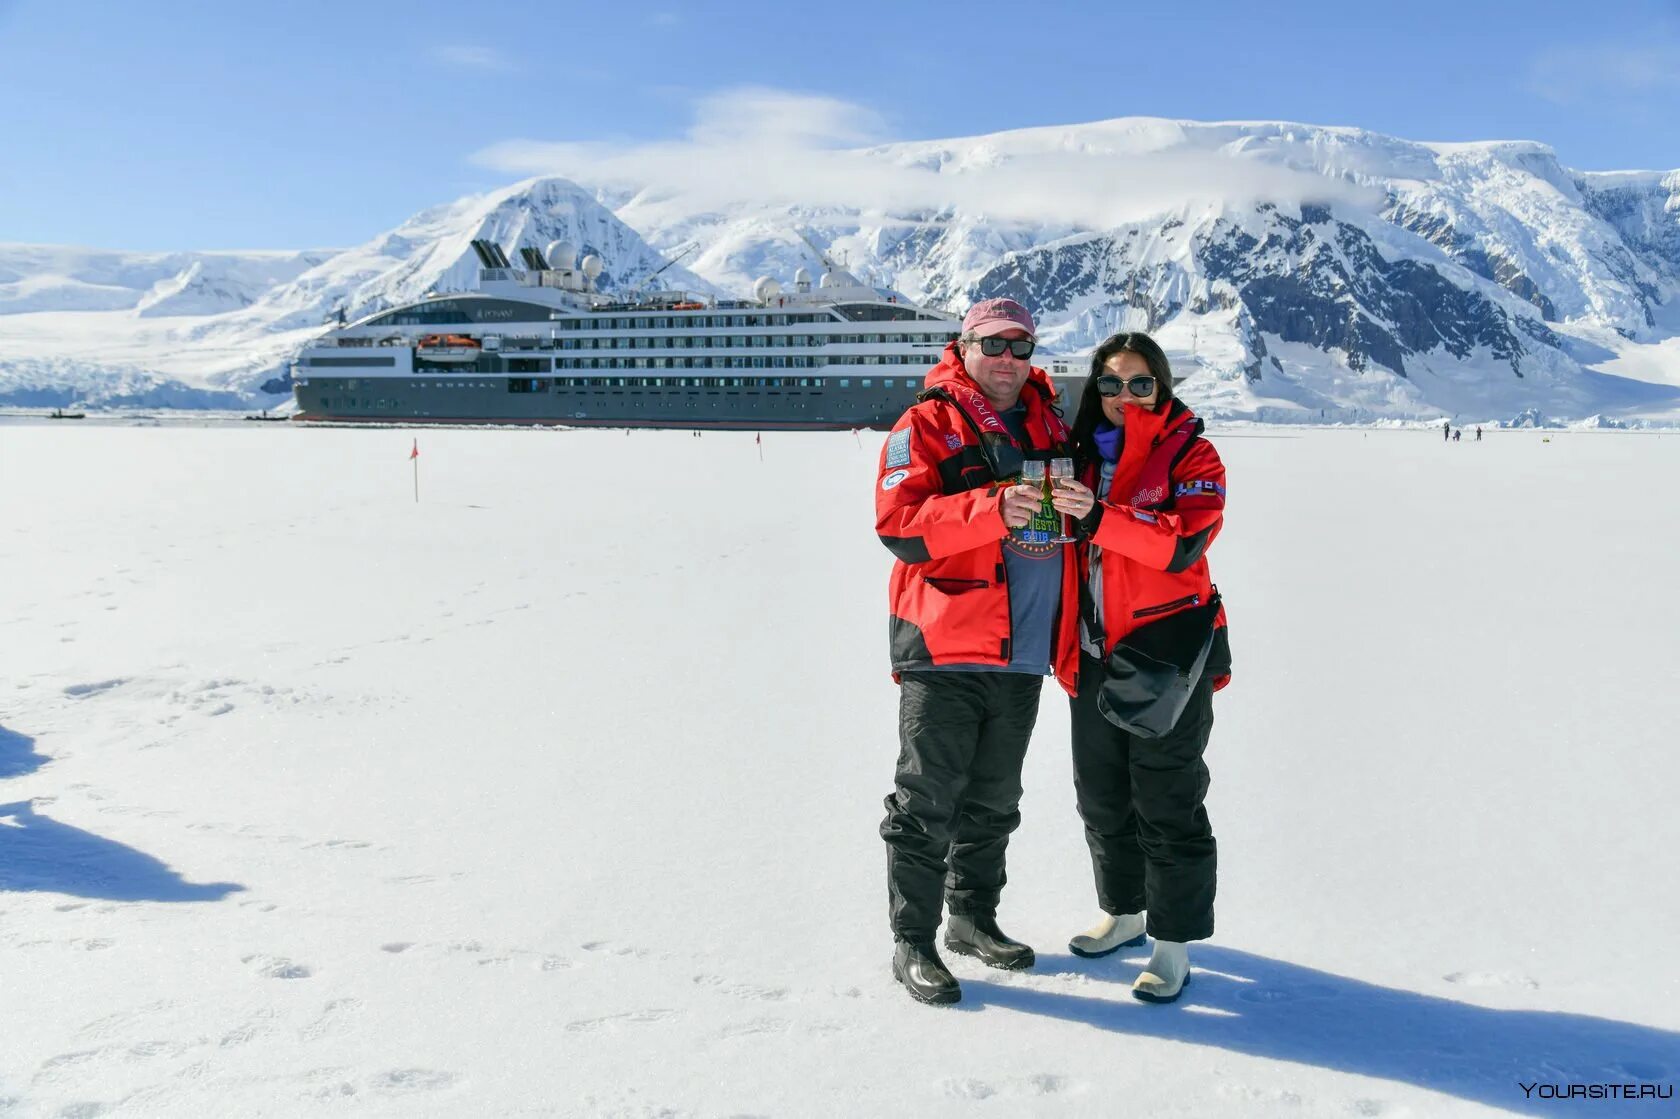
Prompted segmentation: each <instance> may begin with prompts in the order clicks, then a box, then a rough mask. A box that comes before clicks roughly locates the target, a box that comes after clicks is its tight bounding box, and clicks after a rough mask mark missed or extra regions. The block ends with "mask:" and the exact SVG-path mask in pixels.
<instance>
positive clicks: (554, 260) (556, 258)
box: [543, 241, 577, 268]
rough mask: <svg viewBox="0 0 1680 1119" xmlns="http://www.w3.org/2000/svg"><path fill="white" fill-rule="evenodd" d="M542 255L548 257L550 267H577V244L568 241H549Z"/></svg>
mask: <svg viewBox="0 0 1680 1119" xmlns="http://www.w3.org/2000/svg"><path fill="white" fill-rule="evenodd" d="M543 255H544V256H546V257H547V258H548V266H549V267H550V268H576V267H577V246H576V245H574V244H572V243H571V242H570V241H550V242H549V243H548V251H547V252H546V253H544V254H543Z"/></svg>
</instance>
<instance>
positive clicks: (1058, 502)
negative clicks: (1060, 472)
mask: <svg viewBox="0 0 1680 1119" xmlns="http://www.w3.org/2000/svg"><path fill="white" fill-rule="evenodd" d="M1050 504H1052V505H1054V506H1055V507H1056V511H1057V512H1058V513H1066V514H1067V515H1068V516H1070V517H1073V518H1074V519H1075V520H1081V521H1082V520H1084V519H1085V515H1086V514H1087V513H1089V512H1090V511H1091V510H1092V509H1093V508H1095V507H1096V504H1097V495H1096V494H1094V493H1092V492H1091V491H1090V489H1089V488H1088V487H1087V486H1085V485H1084V484H1083V483H1081V482H1077V481H1075V480H1074V479H1072V478H1058V479H1057V480H1056V485H1055V488H1054V489H1053V490H1051V492H1050Z"/></svg>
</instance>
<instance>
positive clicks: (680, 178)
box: [473, 88, 1373, 229]
mask: <svg viewBox="0 0 1680 1119" xmlns="http://www.w3.org/2000/svg"><path fill="white" fill-rule="evenodd" d="M1222 127H1224V126H1206V127H1204V126H1192V125H1180V124H1179V123H1177V122H1173V121H1161V120H1151V119H1145V118H1129V119H1126V120H1119V121H1106V122H1099V123H1097V124H1090V125H1077V126H1071V127H1069V128H1040V129H1029V130H1023V131H1018V132H1011V133H1002V134H999V135H998V136H995V137H987V138H982V139H978V140H968V141H953V142H948V143H941V142H913V143H894V144H885V143H882V142H881V141H882V140H883V138H884V136H885V135H886V131H887V126H886V122H885V121H884V120H883V119H882V118H881V116H880V115H879V114H878V113H876V112H874V111H873V110H871V109H868V108H866V107H864V106H860V105H856V104H852V103H850V102H846V101H841V100H838V99H835V98H831V97H822V96H814V95H809V94H801V93H792V92H788V91H783V90H773V89H762V88H746V89H736V90H729V91H725V92H722V93H716V94H712V95H709V96H707V97H704V98H702V99H701V100H700V101H698V102H697V104H696V106H695V120H694V123H693V125H692V126H691V127H690V128H689V129H688V131H687V134H686V135H685V136H684V137H683V138H681V139H678V140H665V141H650V142H644V143H608V142H586V143H572V142H564V141H536V140H508V141H504V142H501V143H497V144H493V145H491V146H490V147H487V148H485V149H483V150H481V151H479V152H477V153H475V155H474V157H473V159H474V161H475V162H477V163H479V164H481V165H483V166H486V167H490V168H493V169H495V170H497V171H501V172H505V173H510V174H517V175H550V174H552V175H562V176H565V177H567V178H569V179H572V180H574V181H576V182H579V183H583V184H586V185H589V186H592V187H606V188H611V189H619V190H640V191H643V192H644V193H643V195H642V197H641V198H640V199H639V201H638V205H639V206H640V207H641V208H642V209H643V211H644V214H645V215H646V216H647V217H649V218H657V216H658V211H659V210H661V209H669V211H670V212H671V213H673V214H676V213H683V212H686V213H694V212H697V211H701V210H706V209H724V208H729V209H734V208H736V207H740V206H743V205H745V206H749V207H750V206H753V205H755V204H756V205H759V206H762V207H765V208H770V209H774V208H787V207H801V208H811V209H834V210H843V211H855V212H859V213H867V214H870V215H872V216H874V217H875V218H876V219H880V218H883V217H886V218H889V219H890V218H893V217H897V218H900V219H902V220H906V221H913V222H917V223H920V222H922V221H925V220H929V219H927V218H925V217H917V216H913V215H937V214H939V213H940V212H942V211H947V210H948V209H950V208H955V209H957V210H959V211H962V212H964V213H967V214H971V215H976V216H984V217H985V218H986V219H987V220H989V221H991V222H994V223H1009V222H1011V221H1017V222H1021V223H1023V224H1033V225H1042V224H1044V223H1046V222H1061V223H1065V224H1069V225H1072V226H1076V227H1082V228H1091V229H1098V228H1109V227H1112V226H1115V225H1120V224H1124V223H1126V222H1128V221H1134V220H1140V219H1142V218H1145V217H1147V216H1150V215H1153V214H1159V213H1161V212H1163V211H1166V210H1172V209H1176V208H1178V207H1180V206H1185V205H1194V204H1196V203H1198V202H1210V203H1211V202H1216V201H1217V202H1223V203H1226V204H1237V205H1241V204H1243V203H1245V202H1259V201H1272V202H1276V203H1278V204H1288V203H1299V202H1301V201H1334V202H1338V203H1343V204H1351V205H1368V204H1370V203H1371V202H1372V200H1373V199H1372V196H1371V194H1370V192H1369V191H1367V190H1365V189H1364V188H1361V187H1359V186H1357V185H1355V184H1354V183H1353V182H1352V181H1350V179H1351V178H1355V177H1357V176H1356V175H1351V174H1350V175H1349V176H1348V177H1340V176H1339V175H1337V174H1325V173H1323V172H1324V170H1325V168H1324V167H1321V166H1317V165H1316V164H1317V163H1320V162H1322V161H1323V160H1324V158H1326V157H1325V156H1324V155H1323V153H1322V151H1320V150H1319V149H1318V148H1315V147H1314V146H1313V145H1311V144H1306V143H1299V144H1298V143H1296V141H1295V137H1294V135H1293V134H1290V133H1287V132H1284V131H1279V133H1278V135H1277V136H1276V137H1272V138H1270V139H1269V140H1268V141H1267V142H1263V143H1255V142H1252V141H1253V140H1254V137H1253V135H1252V130H1253V128H1254V126H1235V125H1233V126H1229V127H1225V128H1224V130H1223V131H1221V128H1222ZM1261 127H1262V128H1264V127H1265V126H1261ZM1279 127H1280V129H1281V128H1286V127H1287V126H1279ZM869 144H874V145H875V146H865V145H869ZM1338 155H1339V159H1340V162H1339V165H1338V166H1337V167H1336V168H1334V169H1333V170H1334V171H1349V172H1352V171H1356V170H1357V168H1358V165H1359V163H1360V161H1361V158H1362V156H1361V153H1360V152H1359V151H1358V150H1357V146H1356V145H1350V146H1349V147H1348V148H1347V149H1346V150H1345V151H1341V152H1340V153H1338Z"/></svg>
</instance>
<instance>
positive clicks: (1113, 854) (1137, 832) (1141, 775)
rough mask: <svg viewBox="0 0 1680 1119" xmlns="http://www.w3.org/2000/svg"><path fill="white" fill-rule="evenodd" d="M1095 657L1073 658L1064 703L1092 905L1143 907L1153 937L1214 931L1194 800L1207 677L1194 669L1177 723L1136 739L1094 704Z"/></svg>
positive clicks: (1200, 778)
mask: <svg viewBox="0 0 1680 1119" xmlns="http://www.w3.org/2000/svg"><path fill="white" fill-rule="evenodd" d="M1102 680H1103V666H1102V662H1101V661H1098V660H1096V659H1095V658H1094V657H1091V656H1089V655H1086V654H1083V653H1082V654H1081V655H1080V658H1079V694H1078V695H1077V696H1075V697H1074V698H1073V699H1072V700H1071V701H1070V702H1071V704H1072V708H1073V783H1074V789H1075V791H1076V792H1077V793H1078V797H1079V815H1080V818H1081V819H1082V820H1084V822H1085V842H1086V844H1087V846H1089V847H1090V848H1091V868H1092V870H1093V871H1094V872H1095V875H1096V880H1097V904H1098V905H1100V906H1101V907H1102V909H1103V911H1104V912H1105V913H1139V912H1142V911H1143V910H1145V909H1147V910H1148V911H1149V919H1148V932H1149V935H1150V936H1151V937H1154V938H1155V939H1156V940H1177V941H1189V940H1205V939H1207V938H1208V937H1210V936H1212V935H1213V894H1214V885H1215V880H1216V877H1217V870H1218V851H1217V848H1216V845H1215V843H1214V838H1213V827H1212V825H1211V824H1210V823H1209V822H1208V814H1207V809H1206V808H1204V807H1203V805H1202V801H1203V798H1205V797H1206V796H1207V791H1208V768H1207V765H1206V763H1205V762H1204V761H1203V760H1202V754H1203V752H1204V751H1205V750H1206V749H1207V744H1208V736H1209V735H1210V734H1211V733H1212V731H1213V683H1212V681H1211V680H1210V679H1209V678H1208V677H1207V676H1205V675H1204V676H1203V677H1202V681H1201V683H1200V684H1198V685H1197V687H1196V690H1195V691H1193V692H1192V693H1191V694H1190V703H1189V706H1188V707H1186V708H1185V709H1184V714H1183V715H1182V716H1181V717H1180V718H1179V721H1178V725H1177V726H1175V727H1174V728H1173V729H1172V731H1171V732H1170V733H1169V734H1167V735H1166V736H1165V737H1162V738H1139V737H1137V736H1135V735H1132V734H1129V733H1127V732H1126V731H1123V730H1121V729H1120V728H1119V727H1117V726H1115V725H1114V724H1113V723H1110V722H1109V721H1108V720H1107V719H1105V718H1103V717H1102V713H1101V712H1100V711H1098V710H1097V688H1098V686H1099V685H1100V684H1101V683H1102Z"/></svg>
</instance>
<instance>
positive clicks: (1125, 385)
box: [1097, 373, 1155, 397]
mask: <svg viewBox="0 0 1680 1119" xmlns="http://www.w3.org/2000/svg"><path fill="white" fill-rule="evenodd" d="M1121 389H1126V390H1127V391H1128V392H1130V393H1131V394H1132V395H1133V396H1136V397H1145V396H1148V395H1149V394H1150V393H1152V392H1154V391H1155V377H1154V374H1151V373H1145V374H1143V375H1142V376H1138V377H1132V378H1130V379H1129V380H1121V379H1120V378H1119V377H1114V376H1105V377H1098V378H1097V393H1098V395H1101V396H1119V395H1120V390H1121Z"/></svg>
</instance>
